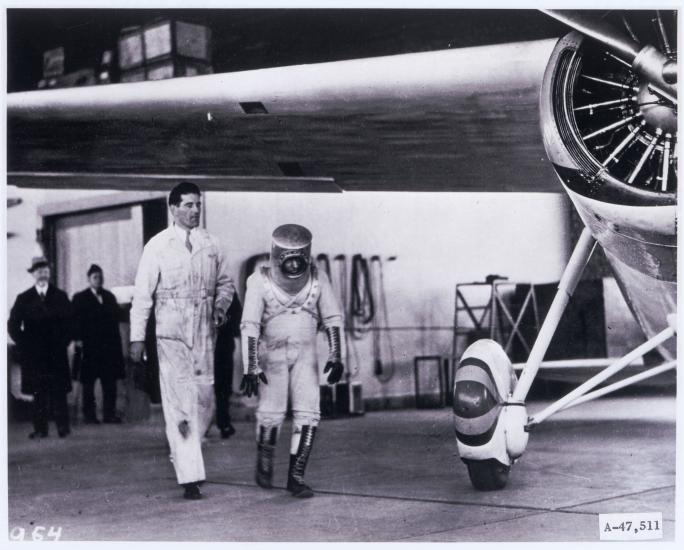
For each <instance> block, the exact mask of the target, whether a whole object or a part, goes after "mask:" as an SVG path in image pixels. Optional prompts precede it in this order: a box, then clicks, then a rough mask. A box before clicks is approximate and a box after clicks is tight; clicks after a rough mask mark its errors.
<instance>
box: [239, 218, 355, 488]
mask: <svg viewBox="0 0 684 550" xmlns="http://www.w3.org/2000/svg"><path fill="white" fill-rule="evenodd" d="M319 326H322V327H323V328H324V329H325V331H326V334H327V337H328V346H329V355H328V362H327V364H326V366H325V368H324V371H323V372H324V373H327V381H328V383H329V384H335V383H336V382H338V381H339V380H340V378H341V376H342V372H343V371H344V366H343V364H342V343H343V339H342V330H343V326H344V325H343V317H342V311H341V309H340V306H339V304H338V302H337V299H336V298H335V295H334V294H333V291H332V287H331V285H330V281H329V279H328V277H327V276H326V274H325V273H323V272H321V271H319V270H317V269H316V267H315V266H314V265H312V262H311V233H310V232H309V230H308V229H306V228H305V227H302V226H301V225H294V224H287V225H281V226H280V227H278V228H277V229H276V230H275V231H274V232H273V241H272V244H271V257H270V262H269V265H268V266H263V267H261V268H260V269H258V270H257V271H255V272H254V273H253V274H252V275H251V276H250V277H249V279H247V292H246V295H245V304H244V308H243V313H242V323H241V325H240V328H241V332H242V357H243V365H244V376H243V379H242V387H241V389H242V390H244V391H245V393H246V394H247V395H248V396H249V395H253V394H256V395H258V396H259V404H258V406H257V412H256V419H257V426H256V428H257V434H256V436H257V467H256V482H257V484H258V485H259V486H261V487H264V488H269V487H271V486H272V479H273V455H274V451H275V445H276V441H277V438H278V431H279V430H280V427H281V425H282V423H283V420H284V419H285V413H286V410H287V400H288V396H289V397H290V400H291V405H292V416H293V420H292V423H293V426H292V439H291V443H290V469H289V472H288V479H287V490H288V491H290V492H291V493H292V495H293V496H295V497H299V498H306V497H311V496H313V492H312V490H311V488H310V487H308V486H307V485H306V484H305V483H304V471H305V469H306V463H307V461H308V459H309V455H310V453H311V448H312V446H313V441H314V436H315V434H316V427H317V426H318V422H319V420H320V407H319V398H320V393H319V381H318V362H317V360H316V336H317V332H318V328H319Z"/></svg>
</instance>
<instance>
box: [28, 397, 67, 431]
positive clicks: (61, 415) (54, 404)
mask: <svg viewBox="0 0 684 550" xmlns="http://www.w3.org/2000/svg"><path fill="white" fill-rule="evenodd" d="M50 412H52V415H53V418H54V420H55V424H57V430H59V431H64V430H68V429H69V408H68V407H67V392H65V391H64V390H63V389H53V388H42V389H40V390H38V391H36V392H34V393H33V429H34V431H36V432H40V433H45V434H47V433H48V418H49V417H50Z"/></svg>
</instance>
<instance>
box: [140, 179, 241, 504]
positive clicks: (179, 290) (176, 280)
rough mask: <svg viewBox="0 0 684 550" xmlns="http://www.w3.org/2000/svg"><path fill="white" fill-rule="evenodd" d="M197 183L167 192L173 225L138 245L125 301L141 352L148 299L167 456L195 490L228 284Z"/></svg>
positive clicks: (188, 492)
mask: <svg viewBox="0 0 684 550" xmlns="http://www.w3.org/2000/svg"><path fill="white" fill-rule="evenodd" d="M201 207H202V204H201V194H200V190H199V188H198V187H197V186H196V185H195V184H193V183H189V182H181V183H179V184H178V185H177V186H176V187H174V188H173V190H172V191H171V193H170V194H169V208H170V210H171V214H172V216H173V225H172V226H171V227H168V228H167V229H165V230H164V231H161V232H160V233H158V234H157V235H155V236H154V237H153V238H152V239H150V241H149V242H148V243H147V244H146V245H145V248H144V250H143V253H142V258H141V259H140V264H139V265H138V273H137V275H136V278H135V291H134V294H133V304H132V308H131V347H130V355H131V359H132V360H133V361H135V362H139V361H140V360H141V359H142V355H143V350H144V340H145V328H146V326H147V320H148V318H149V316H150V311H151V309H152V307H153V306H154V314H155V319H156V340H157V351H158V354H159V381H160V387H161V397H162V408H163V411H164V421H165V422H166V436H167V438H168V441H169V446H170V449H171V462H172V463H173V467H174V469H175V471H176V478H177V480H178V483H179V484H180V485H181V486H182V487H183V488H184V497H185V498H187V499H191V500H195V499H199V498H201V497H202V494H201V492H200V489H199V485H200V483H201V482H202V481H204V479H205V472H204V461H203V458H202V448H201V441H202V436H203V435H204V433H205V432H206V430H207V428H208V427H209V424H210V423H211V418H212V414H213V406H214V393H213V382H214V380H213V378H214V347H215V344H216V329H217V327H219V326H220V325H222V324H223V323H225V321H226V312H227V310H228V307H229V306H230V303H231V301H232V300H233V295H234V293H235V286H234V284H233V280H232V279H231V277H230V276H229V275H228V268H227V262H226V259H225V257H224V254H223V251H222V250H221V248H220V247H219V242H218V239H217V238H216V237H214V236H213V235H210V234H209V233H207V231H205V230H204V229H201V228H199V227H198V226H199V223H200V214H201Z"/></svg>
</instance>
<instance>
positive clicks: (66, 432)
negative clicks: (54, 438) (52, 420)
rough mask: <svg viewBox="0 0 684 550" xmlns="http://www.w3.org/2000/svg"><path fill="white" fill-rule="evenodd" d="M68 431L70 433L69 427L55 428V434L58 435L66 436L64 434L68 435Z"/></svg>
mask: <svg viewBox="0 0 684 550" xmlns="http://www.w3.org/2000/svg"><path fill="white" fill-rule="evenodd" d="M70 433H71V430H70V429H69V428H59V429H58V430H57V435H58V436H59V437H66V436H67V435H69V434H70Z"/></svg>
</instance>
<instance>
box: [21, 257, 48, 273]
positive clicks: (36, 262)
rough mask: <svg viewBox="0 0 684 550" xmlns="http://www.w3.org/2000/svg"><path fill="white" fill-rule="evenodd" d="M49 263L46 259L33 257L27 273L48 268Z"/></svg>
mask: <svg viewBox="0 0 684 550" xmlns="http://www.w3.org/2000/svg"><path fill="white" fill-rule="evenodd" d="M49 265H50V264H49V262H48V261H47V258H46V257H45V256H34V257H33V258H32V259H31V267H29V268H28V270H27V271H28V272H29V273H33V272H34V271H35V270H36V269H38V268H39V267H46V266H49Z"/></svg>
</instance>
